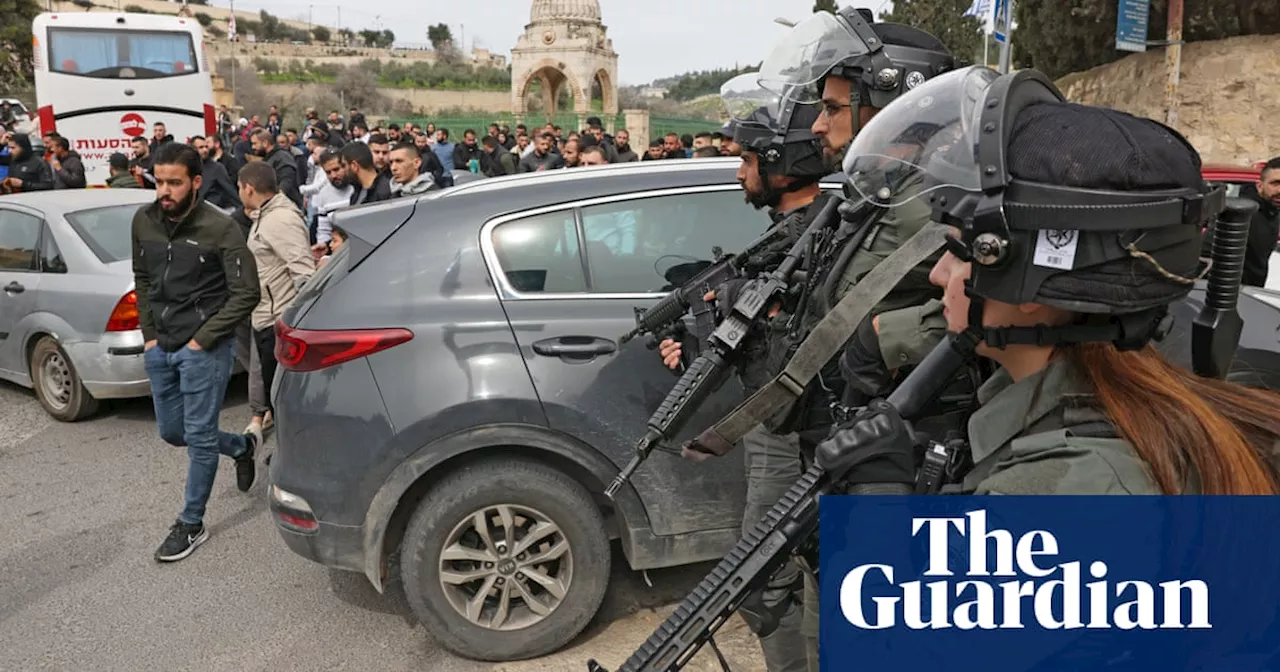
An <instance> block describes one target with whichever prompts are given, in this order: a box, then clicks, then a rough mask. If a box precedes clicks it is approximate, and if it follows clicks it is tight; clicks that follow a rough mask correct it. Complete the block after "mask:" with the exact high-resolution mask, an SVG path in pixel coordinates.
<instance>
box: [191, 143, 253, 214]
mask: <svg viewBox="0 0 1280 672" xmlns="http://www.w3.org/2000/svg"><path fill="white" fill-rule="evenodd" d="M209 144H210V143H209V139H208V138H206V137H204V136H203V135H193V136H191V146H192V147H194V148H195V150H196V152H198V153H199V154H200V167H201V174H200V190H199V193H198V194H197V196H196V198H199V199H200V200H202V201H207V202H209V203H212V204H213V205H214V206H215V207H217V208H218V209H219V210H221V211H223V212H225V213H227V214H228V215H232V216H234V215H235V213H236V211H237V210H240V209H242V208H243V207H244V206H243V205H241V204H240V190H239V189H238V188H236V183H235V181H234V180H232V179H231V176H230V175H228V174H227V169H226V167H224V166H223V165H222V164H221V163H218V162H217V161H216V160H214V158H213V157H211V156H209Z"/></svg>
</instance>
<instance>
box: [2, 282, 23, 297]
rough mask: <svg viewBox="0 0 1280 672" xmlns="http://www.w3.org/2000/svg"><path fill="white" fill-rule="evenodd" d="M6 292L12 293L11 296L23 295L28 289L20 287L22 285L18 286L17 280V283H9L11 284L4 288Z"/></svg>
mask: <svg viewBox="0 0 1280 672" xmlns="http://www.w3.org/2000/svg"><path fill="white" fill-rule="evenodd" d="M4 291H6V292H8V293H10V294H21V293H23V292H25V291H27V288H26V287H23V286H22V285H20V284H18V281H17V280H15V281H13V282H11V283H9V284H7V285H5V286H4Z"/></svg>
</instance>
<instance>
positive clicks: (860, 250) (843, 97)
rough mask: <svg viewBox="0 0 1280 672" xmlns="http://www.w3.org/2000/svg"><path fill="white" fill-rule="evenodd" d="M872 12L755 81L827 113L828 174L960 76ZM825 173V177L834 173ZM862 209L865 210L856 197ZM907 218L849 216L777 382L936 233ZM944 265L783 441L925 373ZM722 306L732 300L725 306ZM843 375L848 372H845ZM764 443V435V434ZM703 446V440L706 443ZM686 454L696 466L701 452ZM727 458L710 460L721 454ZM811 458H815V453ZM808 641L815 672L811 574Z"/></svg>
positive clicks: (895, 296) (823, 32)
mask: <svg viewBox="0 0 1280 672" xmlns="http://www.w3.org/2000/svg"><path fill="white" fill-rule="evenodd" d="M872 21H873V19H872V17H871V16H870V14H869V12H866V11H865V10H856V9H853V8H844V9H842V10H840V12H839V13H838V14H836V15H832V14H830V13H827V12H818V13H816V14H814V15H813V17H811V18H809V19H806V20H805V21H803V22H801V23H800V24H798V25H796V26H795V27H794V28H793V29H792V30H791V31H790V33H789V34H788V36H787V37H786V38H784V39H783V40H782V41H781V42H780V43H779V45H778V46H777V47H775V49H774V50H773V52H772V53H771V54H770V55H769V57H768V58H766V59H765V61H764V63H763V65H762V67H761V70H760V72H759V73H757V74H756V81H757V82H758V83H759V84H760V85H761V86H762V87H763V88H765V89H767V90H769V91H772V92H774V93H777V94H778V95H779V96H780V97H781V99H782V100H783V101H784V102H785V101H793V102H796V103H808V104H815V105H817V106H818V107H819V110H820V113H819V114H818V115H817V118H816V119H815V120H814V123H813V125H812V127H811V129H810V130H811V131H812V132H813V134H814V135H815V136H817V137H818V140H819V142H820V143H821V146H822V148H823V154H824V158H825V159H826V160H827V161H828V165H829V166H830V165H833V164H838V162H839V159H840V157H841V156H842V155H843V153H844V150H845V149H846V147H847V146H848V144H849V143H850V142H852V141H853V139H854V137H855V136H857V135H858V134H859V131H860V130H861V128H862V127H863V125H865V124H866V123H868V122H869V121H870V120H871V119H872V118H873V117H875V115H876V114H877V112H878V111H879V110H881V109H883V108H884V107H885V106H887V105H889V104H890V103H891V102H892V101H893V100H894V99H895V98H897V97H898V96H900V95H901V94H903V93H905V92H908V91H911V90H913V89H915V88H917V87H918V86H920V85H921V84H923V83H925V82H927V81H928V80H930V79H932V78H934V77H936V76H938V75H940V74H943V73H945V72H948V71H950V70H951V69H952V68H953V67H954V60H953V59H952V57H951V55H950V54H949V53H948V52H947V50H946V48H945V46H943V45H942V43H941V41H939V40H938V39H937V38H936V37H934V36H932V35H930V34H929V33H927V32H924V31H921V30H918V29H915V28H911V27H909V26H903V25H900V24H892V23H874V24H873V23H872ZM824 172H825V171H824ZM903 177H904V179H903V180H902V181H901V182H899V183H896V184H892V185H877V190H879V189H880V188H883V187H885V186H888V187H890V188H891V189H892V190H893V191H894V192H895V193H898V194H905V193H911V192H912V191H918V190H919V176H918V175H916V174H914V173H908V174H906V175H904V176H903ZM849 195H850V197H851V201H852V202H853V203H854V204H855V205H857V204H858V202H859V201H862V200H866V199H862V198H860V197H859V196H858V195H857V194H853V193H850V194H849ZM899 200H900V202H901V204H903V205H905V206H907V207H878V208H873V209H871V211H872V214H868V211H867V209H866V208H863V209H859V210H855V212H853V213H847V214H849V215H851V216H852V217H853V218H855V219H859V220H865V221H859V222H857V226H856V227H854V228H851V229H850V230H849V231H848V232H847V233H848V234H849V235H845V236H843V237H840V236H838V237H837V240H835V241H833V242H832V243H831V245H832V247H831V248H830V249H827V250H826V251H825V253H823V254H820V255H819V259H815V260H812V261H811V262H810V263H811V264H812V265H814V266H815V268H814V269H813V274H814V276H815V278H816V281H815V282H814V288H815V291H813V292H812V293H806V296H808V297H809V299H808V300H807V301H805V302H804V304H803V305H800V306H798V307H797V310H796V313H794V314H791V315H786V316H784V317H785V318H786V319H785V324H786V328H777V327H778V325H780V324H782V323H784V320H782V319H780V318H775V319H774V320H773V321H772V323H771V327H774V329H773V331H772V333H771V338H770V343H769V350H770V352H769V353H768V355H767V357H768V359H769V370H770V371H771V372H773V373H776V372H777V371H779V370H780V369H781V367H782V365H783V364H784V363H785V362H786V361H787V360H788V358H789V356H790V354H791V353H793V352H795V350H796V348H797V347H798V346H799V344H800V343H802V342H803V340H804V338H805V336H806V335H807V332H808V330H809V329H810V328H811V327H812V326H813V325H814V324H815V323H816V322H817V321H818V320H819V319H821V318H822V317H823V316H824V315H825V314H826V313H827V312H828V311H829V310H830V309H831V307H832V306H834V305H835V304H836V303H837V302H838V301H839V300H840V298H841V297H843V296H844V294H845V293H847V292H848V291H849V290H850V289H851V288H852V286H853V285H854V284H855V283H856V282H857V281H858V280H859V279H860V278H862V277H863V276H864V275H866V274H867V273H868V272H869V271H870V270H871V269H872V268H875V267H876V266H877V265H878V264H879V263H880V262H882V261H883V260H884V259H885V258H886V257H888V256H889V255H890V254H891V253H892V252H893V251H894V250H896V249H897V248H898V247H899V246H900V245H901V244H902V242H903V241H905V240H907V239H908V238H910V237H911V236H913V235H915V234H916V233H917V232H919V231H920V229H921V228H923V227H924V225H925V224H927V223H928V221H929V211H928V208H927V205H919V204H917V203H916V202H915V201H914V200H911V199H905V198H901V197H899ZM936 258H937V255H934V256H933V257H931V258H930V259H927V260H926V261H924V262H923V263H921V264H920V265H919V266H918V267H916V268H914V269H913V270H912V271H910V272H909V273H908V275H907V276H906V277H905V278H904V279H903V280H902V281H901V282H900V283H899V284H898V286H897V287H896V288H895V289H894V290H893V291H892V292H890V293H889V294H888V295H887V296H886V297H885V299H884V300H882V301H881V302H880V303H879V304H878V305H876V306H875V307H874V308H873V310H872V312H871V316H869V317H868V319H866V320H865V321H864V322H863V323H862V324H861V325H860V326H859V327H858V330H857V334H855V335H854V337H853V338H851V339H850V342H851V344H853V346H854V347H851V348H849V349H848V351H847V352H846V354H845V357H844V358H843V361H841V362H835V361H833V362H830V363H828V364H827V366H826V367H825V368H823V370H822V372H821V373H820V374H819V375H818V377H817V379H816V380H815V381H813V382H812V383H810V384H809V385H808V386H807V388H806V391H805V393H804V396H803V397H802V398H801V399H800V402H799V403H798V404H796V406H795V408H794V409H793V410H792V411H791V413H790V415H789V417H788V419H787V420H786V421H785V422H783V423H781V426H780V427H779V428H778V431H779V433H784V434H789V433H794V432H800V433H802V435H803V437H804V440H803V441H802V446H805V445H807V446H808V447H809V449H811V448H812V445H813V443H812V442H816V441H818V440H820V439H821V438H823V437H825V436H826V434H827V433H828V432H829V431H830V427H831V425H832V424H833V422H834V421H835V419H836V418H835V415H837V414H838V412H839V410H840V409H841V407H856V406H860V405H863V404H865V403H866V401H868V400H870V399H871V398H873V397H875V396H879V395H882V394H884V393H886V392H887V389H888V386H889V385H890V384H891V381H892V379H893V377H894V372H895V370H897V371H896V373H898V374H902V373H904V372H903V371H902V369H903V368H905V367H910V366H912V365H914V364H917V363H919V361H920V360H921V359H923V357H924V356H925V354H927V353H928V352H929V351H930V350H931V349H932V348H933V346H934V345H936V344H937V343H938V342H939V341H940V340H941V339H942V337H943V335H944V334H945V321H944V320H943V317H942V308H941V303H940V301H938V299H939V298H940V293H939V292H938V291H937V288H935V287H933V286H932V285H930V284H929V282H928V272H929V269H930V268H931V267H932V265H933V262H934V261H935V260H936ZM721 298H724V297H721ZM842 364H843V366H842ZM757 431H759V430H757ZM704 436H705V434H704ZM692 447H693V448H694V450H690V449H688V448H686V450H685V454H686V455H689V454H696V453H698V452H699V451H698V450H697V448H698V447H699V446H698V442H695V443H694V445H693V446H692ZM723 451H724V447H723V446H721V447H712V448H711V449H710V450H708V451H706V452H709V453H712V454H722V453H723ZM805 452H806V453H807V452H809V451H808V450H806V451H805ZM804 603H805V609H804V612H805V613H804V623H803V626H802V629H803V632H804V634H805V637H806V639H807V641H808V643H809V645H810V646H811V647H812V648H811V654H810V655H811V668H810V669H812V670H816V669H817V654H816V649H817V644H816V643H817V633H818V624H817V621H818V618H817V615H818V612H817V586H816V581H814V580H813V577H812V576H811V575H810V574H809V573H807V572H806V573H805V597H804Z"/></svg>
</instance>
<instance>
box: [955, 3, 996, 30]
mask: <svg viewBox="0 0 1280 672" xmlns="http://www.w3.org/2000/svg"><path fill="white" fill-rule="evenodd" d="M1001 8H1002V3H1000V2H998V0H973V4H972V5H970V6H969V10H968V11H966V12H965V13H964V16H976V17H978V18H979V19H980V20H981V21H982V32H984V33H986V34H988V35H990V34H992V33H993V32H995V28H996V12H997V11H999V10H1000V9H1001Z"/></svg>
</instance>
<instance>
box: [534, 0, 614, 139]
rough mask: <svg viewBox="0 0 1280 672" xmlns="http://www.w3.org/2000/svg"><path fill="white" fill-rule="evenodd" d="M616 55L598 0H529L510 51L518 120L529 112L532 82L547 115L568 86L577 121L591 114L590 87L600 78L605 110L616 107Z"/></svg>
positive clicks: (612, 113)
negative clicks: (524, 22) (540, 91)
mask: <svg viewBox="0 0 1280 672" xmlns="http://www.w3.org/2000/svg"><path fill="white" fill-rule="evenodd" d="M617 73H618V54H617V52H615V51H614V50H613V40H610V39H609V36H608V29H607V28H606V27H605V26H604V23H603V22H602V21H601V17H600V5H599V2H598V0H533V5H532V9H531V10H530V13H529V23H528V25H526V26H525V31H524V34H523V35H521V36H520V38H519V40H517V42H516V46H515V47H514V48H513V49H512V50H511V75H512V76H511V105H512V108H513V111H514V112H515V115H516V117H517V119H519V118H520V117H522V116H523V115H524V114H525V113H526V112H528V110H529V106H528V95H529V87H530V84H531V83H532V82H535V81H536V82H540V83H541V84H542V88H543V96H544V100H548V101H549V102H550V104H549V105H546V106H545V107H546V108H547V109H546V113H547V114H548V115H551V114H555V113H561V114H563V113H564V112H567V111H568V110H558V109H556V105H555V101H556V98H555V97H556V96H557V95H558V94H560V93H561V92H562V91H564V88H563V87H564V85H565V84H566V83H567V84H568V85H569V91H570V92H571V93H572V94H573V101H574V104H573V112H574V113H576V114H577V116H578V118H579V120H582V119H585V118H586V117H587V116H588V115H590V114H591V93H592V85H593V84H594V82H595V80H596V79H599V80H600V88H601V89H602V91H603V93H604V112H605V113H606V114H607V115H616V114H617V111H618V90H617V86H618V74H617Z"/></svg>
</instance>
